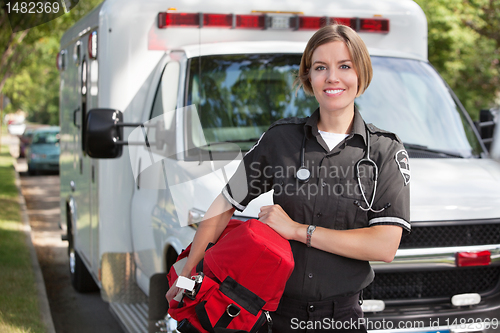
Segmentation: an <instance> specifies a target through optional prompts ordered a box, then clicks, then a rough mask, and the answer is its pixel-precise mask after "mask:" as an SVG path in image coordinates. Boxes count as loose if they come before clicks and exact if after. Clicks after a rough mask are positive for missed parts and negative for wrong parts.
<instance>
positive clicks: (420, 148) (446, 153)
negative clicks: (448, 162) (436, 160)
mask: <svg viewBox="0 0 500 333" xmlns="http://www.w3.org/2000/svg"><path fill="white" fill-rule="evenodd" d="M403 145H404V146H405V148H406V149H407V150H418V151H425V152H428V153H433V154H437V155H441V156H443V155H444V156H447V157H456V158H464V156H463V155H461V154H459V153H455V152H449V151H446V150H439V149H432V148H429V147H427V146H423V145H418V144H416V143H403Z"/></svg>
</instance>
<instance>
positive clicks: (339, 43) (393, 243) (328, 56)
mask: <svg viewBox="0 0 500 333" xmlns="http://www.w3.org/2000/svg"><path fill="white" fill-rule="evenodd" d="M371 78H372V68H371V61H370V57H369V54H368V51H367V49H366V46H365V44H364V42H363V41H362V40H361V38H360V37H359V36H358V35H357V33H356V32H355V31H353V30H352V29H351V28H349V27H346V26H343V25H332V26H326V27H324V28H322V29H320V30H318V31H317V32H316V33H315V34H314V35H313V36H312V37H311V39H310V40H309V42H308V44H307V46H306V49H305V51H304V53H303V56H302V60H301V64H300V69H299V75H298V79H299V80H300V85H301V86H302V88H303V89H304V90H305V92H306V93H308V94H313V95H314V96H315V98H316V100H317V102H318V104H319V108H318V109H317V110H316V111H315V112H314V113H313V114H312V115H311V116H310V117H307V118H292V119H283V120H280V121H278V122H276V123H274V124H273V125H272V126H271V127H270V128H269V129H268V131H267V132H266V133H265V134H263V135H262V136H261V138H260V139H259V141H258V142H257V143H256V144H255V146H254V147H253V148H252V149H251V150H250V151H249V152H248V153H247V154H246V155H245V157H244V158H243V163H241V165H240V169H239V170H238V171H237V172H236V174H235V175H234V176H233V177H232V178H231V179H230V181H229V182H228V184H227V185H226V187H225V188H224V189H223V191H222V193H221V195H219V196H218V197H217V198H216V199H215V201H214V202H213V204H212V205H211V207H210V209H209V210H208V212H207V214H206V217H205V220H204V221H203V222H202V223H201V224H200V226H199V228H198V230H197V232H196V235H195V237H194V240H193V246H192V249H191V254H190V256H189V258H188V262H187V263H186V265H185V267H184V269H183V271H182V273H181V275H184V276H187V275H188V274H189V272H190V271H191V269H192V268H193V267H194V266H195V265H196V263H198V262H199V261H200V260H201V258H202V257H203V254H204V251H205V248H206V246H207V244H208V243H209V242H215V241H216V240H217V238H218V237H219V235H220V234H221V233H222V231H223V230H224V228H225V227H226V225H227V223H228V221H229V219H230V218H231V216H232V214H233V212H234V211H235V209H238V210H239V211H242V210H243V209H245V207H246V206H247V205H248V203H249V202H250V201H251V200H252V199H254V198H256V197H257V196H259V195H260V194H262V193H265V192H267V191H269V190H271V189H273V190H274V194H273V199H274V203H275V204H274V205H270V206H264V207H261V209H260V213H259V220H260V221H262V222H263V223H265V224H267V225H269V226H270V227H271V228H273V229H274V230H276V231H277V232H278V233H279V234H280V235H281V236H283V237H284V238H286V239H288V240H290V245H291V247H292V251H293V255H294V260H295V268H294V271H293V273H292V275H291V277H290V279H289V280H288V282H287V285H286V288H285V291H284V294H283V298H282V300H281V302H280V305H279V307H278V309H277V311H276V312H274V313H272V314H271V316H272V319H273V331H275V332H314V331H322V330H326V331H329V330H333V329H336V330H337V331H346V332H366V327H365V326H364V325H363V321H362V320H360V319H359V318H362V316H363V313H362V311H361V307H360V302H359V300H360V293H361V290H362V289H363V288H365V287H366V286H368V285H369V284H370V283H371V282H372V280H373V278H374V273H373V270H372V269H371V267H370V264H369V261H385V262H390V261H392V260H393V258H394V255H395V253H396V250H397V248H398V246H399V242H400V239H401V235H402V233H403V232H409V231H410V219H409V180H410V178H409V166H408V155H407V154H406V151H405V150H404V147H403V145H402V143H401V141H400V140H399V138H398V137H397V136H396V135H395V134H392V133H389V132H386V131H383V130H380V129H378V128H376V127H375V126H373V125H371V124H369V125H367V124H365V122H364V121H363V119H362V117H361V115H360V113H359V112H358V110H357V108H356V107H355V104H354V99H355V98H356V97H357V96H360V95H361V94H362V93H363V92H364V91H365V89H366V88H367V87H368V85H369V83H370V81H371ZM368 159H369V160H370V161H373V163H372V162H367V160H368ZM358 162H359V163H358ZM358 177H359V178H358ZM376 177H378V178H377V180H378V181H377V182H375V181H374V180H375V178H376ZM372 198H373V200H372ZM178 291H179V289H178V288H176V287H173V288H171V289H170V290H169V291H168V293H167V299H168V300H169V301H170V300H171V299H172V298H173V297H174V296H175V294H176V293H177V292H178ZM263 330H266V328H263Z"/></svg>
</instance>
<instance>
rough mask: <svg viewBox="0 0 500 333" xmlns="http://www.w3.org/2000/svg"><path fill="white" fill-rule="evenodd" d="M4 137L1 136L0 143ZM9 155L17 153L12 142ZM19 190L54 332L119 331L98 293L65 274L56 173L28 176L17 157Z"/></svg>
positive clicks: (65, 258)
mask: <svg viewBox="0 0 500 333" xmlns="http://www.w3.org/2000/svg"><path fill="white" fill-rule="evenodd" d="M4 138H5V137H3V138H2V142H5V141H7V140H4ZM9 140H10V141H12V142H13V144H12V145H11V154H13V156H17V151H18V149H17V148H18V147H17V146H16V143H15V142H16V141H15V140H13V139H12V138H10V139H9ZM16 161H17V165H16V169H17V170H18V171H19V173H20V175H21V189H22V192H23V195H24V197H25V199H26V206H27V208H28V215H29V220H30V225H31V228H32V234H33V243H34V246H35V249H36V252H37V256H38V261H39V263H40V267H41V269H42V274H43V278H44V280H45V286H46V289H47V296H48V298H49V304H50V310H51V313H52V319H53V321H54V327H55V329H56V332H57V333H101V332H102V333H123V330H122V329H121V327H120V325H119V323H118V322H117V321H116V319H115V317H114V316H113V315H112V313H111V312H110V310H109V305H108V304H107V303H105V302H104V301H102V299H101V297H100V294H99V292H95V293H88V294H80V293H77V292H76V291H74V290H73V288H72V287H71V281H70V276H69V266H68V252H67V251H68V244H67V242H65V241H62V240H61V235H62V234H63V233H64V232H63V231H62V230H61V229H60V228H59V224H58V223H59V215H60V209H59V176H58V175H57V174H44V175H39V176H28V174H27V172H26V171H27V166H26V162H25V160H24V159H21V158H18V159H17V160H16Z"/></svg>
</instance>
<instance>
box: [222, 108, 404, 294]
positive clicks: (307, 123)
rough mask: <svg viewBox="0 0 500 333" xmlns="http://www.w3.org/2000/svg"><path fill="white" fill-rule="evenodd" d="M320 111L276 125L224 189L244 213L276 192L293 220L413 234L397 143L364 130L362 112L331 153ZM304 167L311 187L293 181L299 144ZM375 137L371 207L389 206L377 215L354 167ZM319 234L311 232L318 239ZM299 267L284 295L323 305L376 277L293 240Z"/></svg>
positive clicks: (364, 175)
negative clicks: (376, 227)
mask: <svg viewBox="0 0 500 333" xmlns="http://www.w3.org/2000/svg"><path fill="white" fill-rule="evenodd" d="M318 120H319V110H316V111H315V112H314V113H313V114H312V116H311V117H307V118H288V119H283V120H280V121H278V122H276V123H274V124H273V125H272V126H271V127H270V128H269V130H268V131H267V132H266V133H264V134H263V135H262V136H261V138H260V139H259V141H258V142H257V143H256V144H255V146H254V147H253V148H252V149H251V150H250V151H249V152H248V153H247V154H246V155H245V157H244V158H243V163H241V164H240V166H239V168H238V170H237V172H236V173H235V175H234V176H233V177H232V178H231V179H230V181H229V182H228V184H227V185H226V187H225V188H224V190H223V194H224V195H225V197H226V199H227V200H228V201H229V202H230V203H231V204H232V205H233V206H234V207H235V208H236V209H237V210H239V211H242V210H244V209H245V207H246V206H247V205H248V204H249V202H250V201H251V200H253V199H254V198H256V197H258V196H259V195H260V194H262V193H265V192H267V191H270V190H274V194H273V198H274V203H275V204H279V205H280V206H282V207H283V209H284V210H285V212H286V213H287V214H288V215H289V216H290V218H291V219H292V220H294V221H296V222H299V223H303V224H306V225H310V224H313V225H316V226H321V227H325V228H331V229H337V230H345V229H355V228H365V227H370V226H373V225H381V224H389V225H397V226H401V227H402V228H403V229H404V232H405V233H406V232H409V231H410V228H411V226H410V189H409V181H410V173H409V165H408V155H407V153H406V151H405V149H404V147H403V144H402V142H401V141H400V140H399V138H398V137H397V136H396V135H395V134H393V133H389V132H386V131H383V130H380V129H378V128H376V127H375V126H373V125H371V124H368V125H366V124H365V122H364V121H363V119H362V117H361V115H360V114H359V112H358V111H357V110H355V114H354V122H353V126H352V132H351V134H350V135H348V136H347V137H346V139H344V140H343V141H341V142H340V143H339V144H338V145H337V146H336V147H334V148H333V149H332V150H330V149H329V148H328V146H327V145H326V143H325V141H324V140H323V138H322V137H321V135H320V134H319V132H318ZM304 135H305V136H306V142H305V161H304V162H305V165H306V167H307V168H308V169H309V171H310V172H311V178H310V179H309V181H308V182H307V183H304V182H301V181H299V180H298V179H297V178H296V172H297V170H298V169H299V167H300V165H301V161H300V154H301V149H302V141H303V138H304ZM367 135H370V141H371V144H370V146H371V151H370V157H371V159H373V160H374V161H375V163H376V164H377V166H378V173H379V177H378V184H377V190H376V196H375V200H374V203H373V209H375V210H378V209H381V208H382V207H384V206H387V204H388V203H390V207H388V208H387V209H385V210H384V211H382V212H380V213H374V212H371V211H370V212H365V211H363V210H361V209H360V208H358V207H357V206H356V205H355V204H354V202H355V201H358V202H359V203H361V205H362V206H363V207H367V204H366V202H365V200H364V199H363V196H362V193H361V189H360V186H359V185H358V181H357V177H356V171H355V170H356V168H355V165H356V162H357V161H358V160H360V159H362V158H364V156H365V152H366V143H367V140H366V136H367ZM373 169H374V168H373V167H372V166H368V165H365V164H362V165H361V166H360V172H359V175H360V180H361V184H362V188H363V190H364V191H365V193H366V194H365V195H366V199H367V200H368V202H370V201H371V198H372V193H373V185H374V182H373ZM313 237H314V234H313ZM290 244H291V247H292V251H293V255H294V259H295V269H294V271H293V273H292V275H291V277H290V279H289V280H288V283H287V286H286V289H285V292H284V296H287V297H291V298H296V299H299V300H306V301H314V300H322V299H325V298H329V297H332V296H337V295H349V294H353V293H356V292H358V291H359V290H361V289H363V288H365V287H366V286H368V285H369V284H370V283H371V282H372V280H373V278H374V273H373V270H372V269H371V267H370V264H369V262H367V261H362V260H356V259H350V258H346V257H342V256H338V255H336V254H332V253H328V252H325V251H322V250H318V249H315V248H312V247H310V248H309V247H307V246H306V245H305V244H303V243H301V242H297V241H290Z"/></svg>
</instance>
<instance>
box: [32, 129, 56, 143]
mask: <svg viewBox="0 0 500 333" xmlns="http://www.w3.org/2000/svg"><path fill="white" fill-rule="evenodd" d="M57 142H59V132H35V133H33V139H32V141H31V143H32V144H43V143H47V144H54V143H57Z"/></svg>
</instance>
